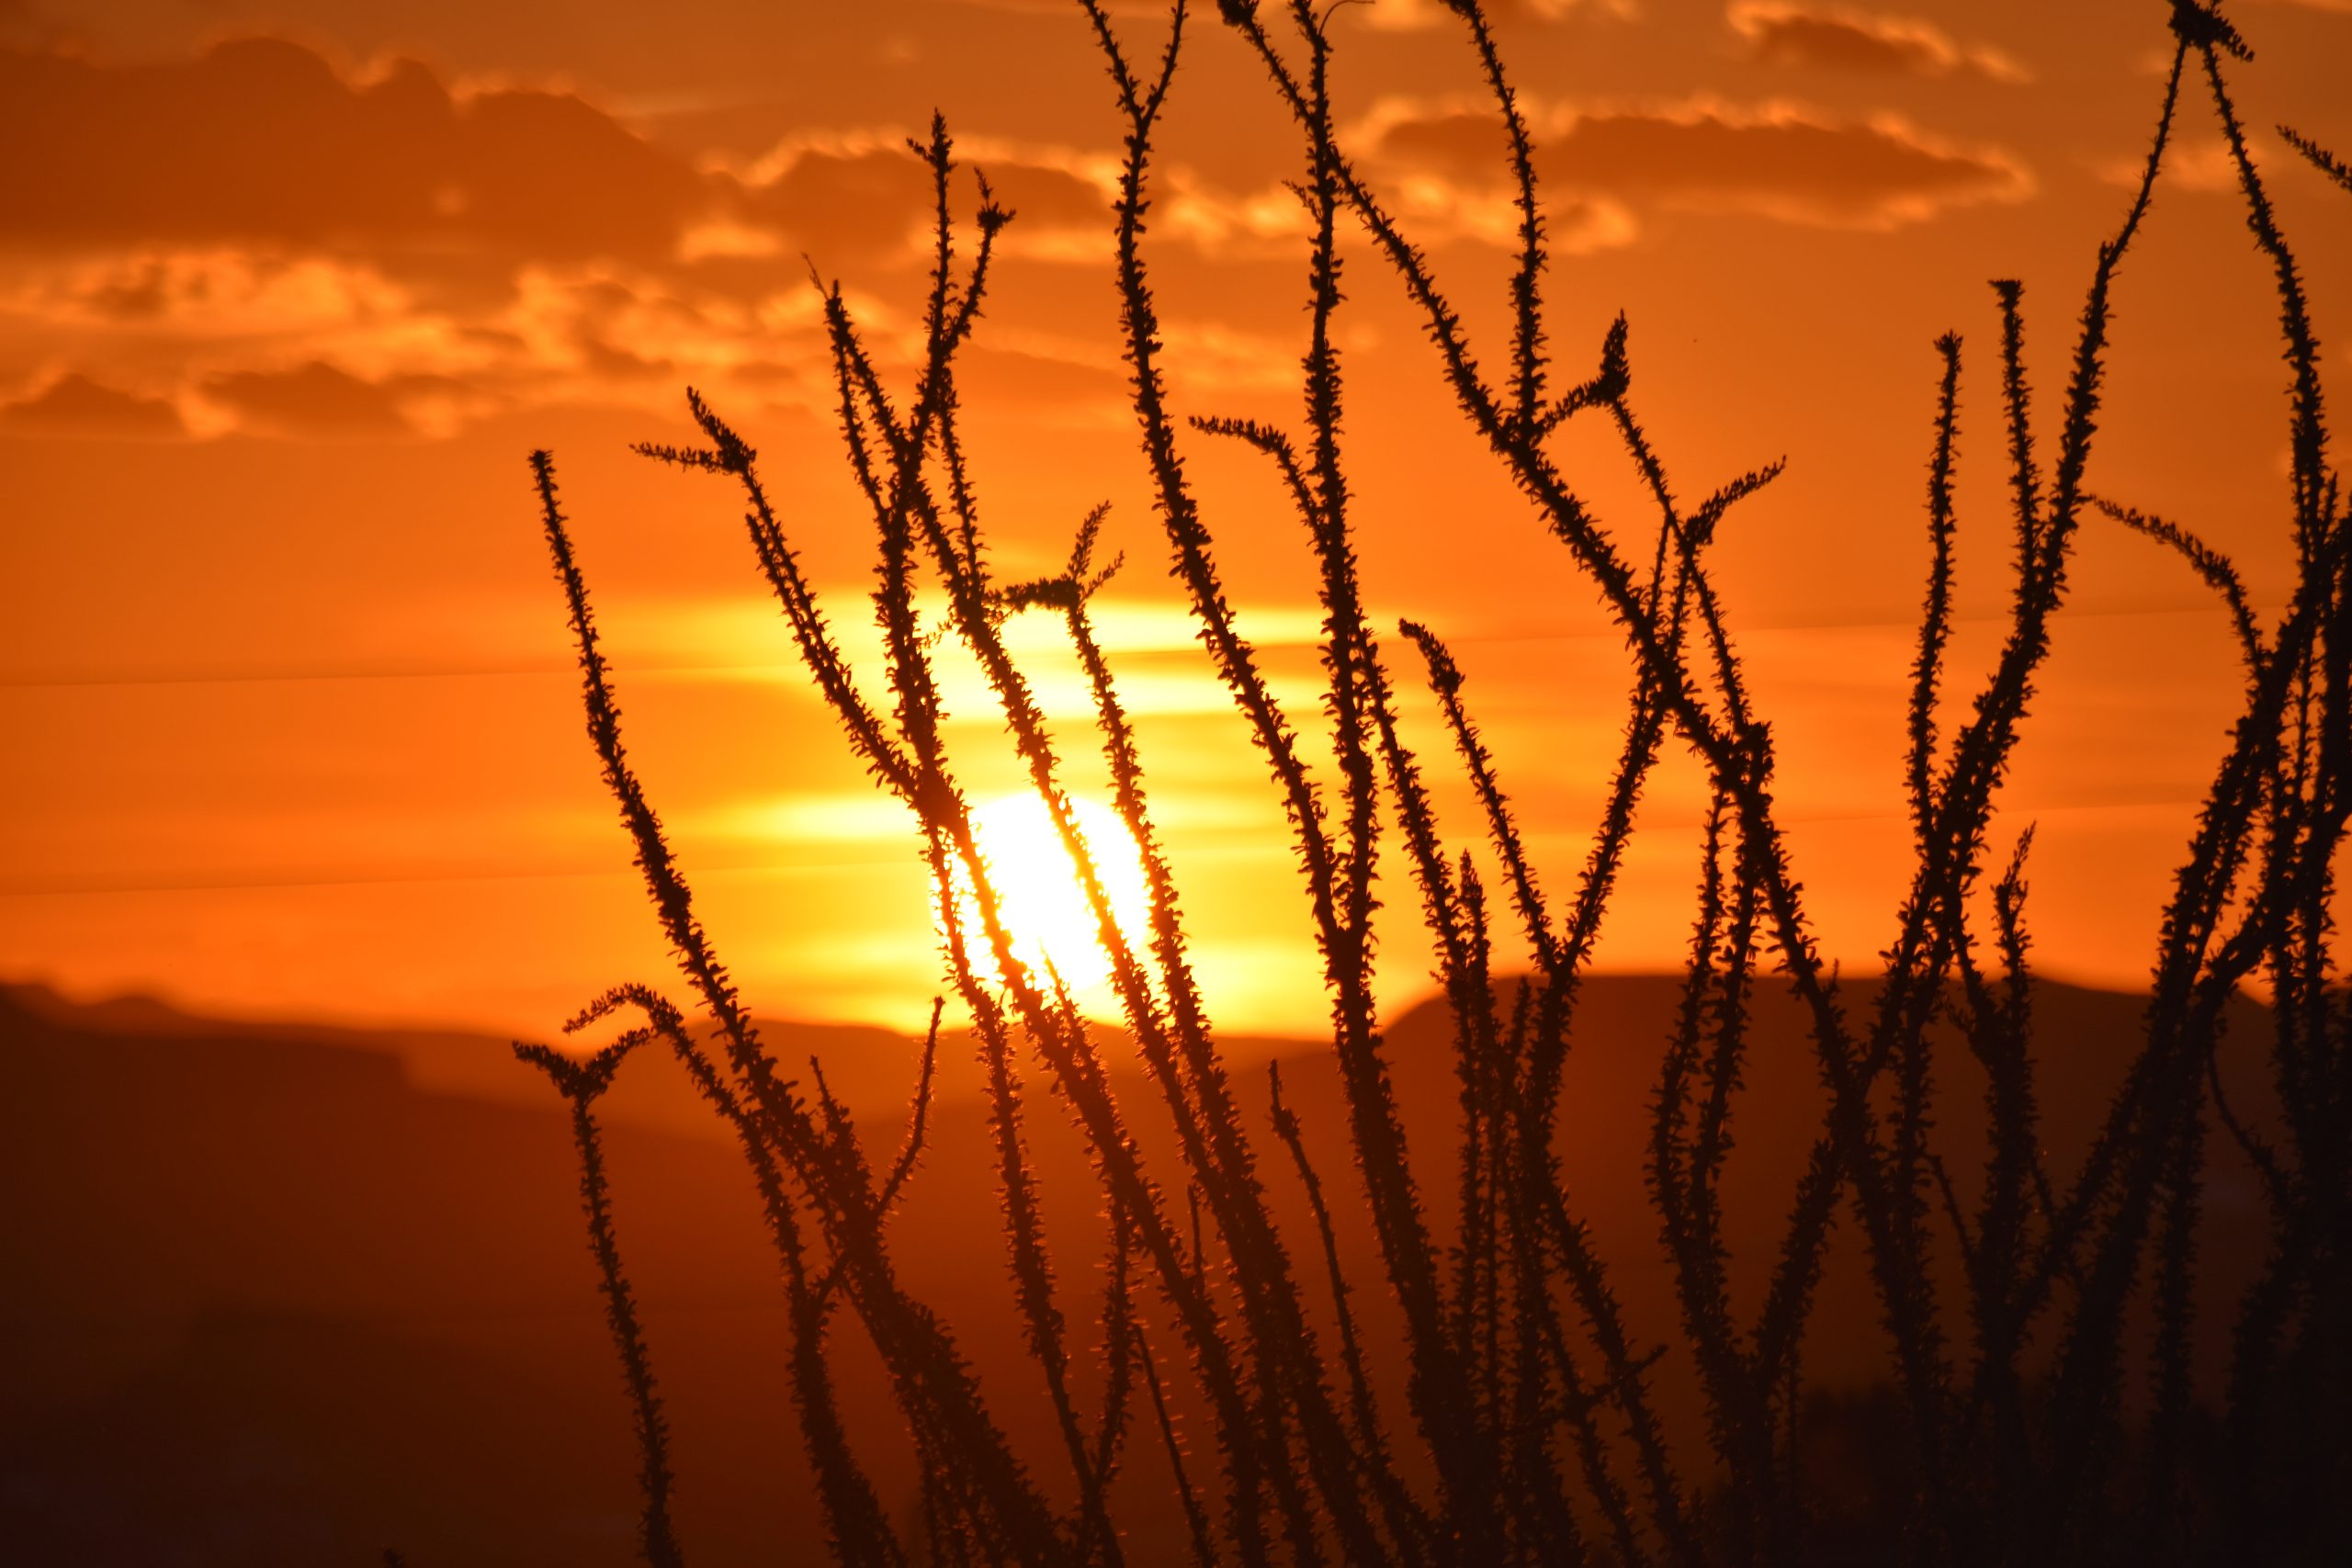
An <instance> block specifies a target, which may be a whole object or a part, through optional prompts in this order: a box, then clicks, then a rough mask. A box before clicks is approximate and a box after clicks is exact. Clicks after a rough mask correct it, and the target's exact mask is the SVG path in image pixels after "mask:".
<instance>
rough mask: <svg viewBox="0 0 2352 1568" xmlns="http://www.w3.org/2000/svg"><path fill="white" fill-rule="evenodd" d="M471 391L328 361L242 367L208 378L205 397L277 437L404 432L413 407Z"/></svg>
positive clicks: (440, 380) (410, 425)
mask: <svg viewBox="0 0 2352 1568" xmlns="http://www.w3.org/2000/svg"><path fill="white" fill-rule="evenodd" d="M466 390H467V389H466V388H465V387H463V386H462V385H461V384H460V383H458V382H456V381H454V380H451V379H449V378H446V377H440V376H395V377H390V378H386V379H384V380H381V381H369V380H363V379H362V378H359V377H356V376H354V375H352V374H351V373H350V372H349V371H347V370H343V369H339V368H337V367H334V366H333V365H329V364H327V363H326V362H325V361H324V360H318V359H314V360H312V361H311V362H310V363H309V364H307V365H302V366H298V367H295V368H293V369H290V370H238V371H232V372H229V373H227V374H224V375H219V376H214V377H211V378H208V379H207V380H206V381H205V383H204V387H203V391H204V395H205V397H206V398H207V399H209V400H211V401H213V402H215V403H219V404H220V405H221V406H222V407H224V408H226V409H228V410H230V411H231V412H233V413H234V414H235V415H236V416H237V419H238V423H239V424H240V426H241V427H243V428H244V429H246V430H249V431H254V432H258V433H261V434H272V435H401V434H410V433H412V432H413V430H414V429H415V428H416V427H415V423H414V421H413V418H412V410H413V405H414V404H415V403H416V402H417V401H418V400H421V399H424V398H426V397H431V396H451V395H461V394H463V393H464V392H465V391H466Z"/></svg>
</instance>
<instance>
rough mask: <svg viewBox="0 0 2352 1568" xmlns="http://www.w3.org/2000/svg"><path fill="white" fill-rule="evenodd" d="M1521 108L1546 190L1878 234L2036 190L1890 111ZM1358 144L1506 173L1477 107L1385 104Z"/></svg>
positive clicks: (1458, 173) (1409, 161)
mask: <svg viewBox="0 0 2352 1568" xmlns="http://www.w3.org/2000/svg"><path fill="white" fill-rule="evenodd" d="M1529 111H1530V116H1531V118H1532V120H1533V121H1534V123H1535V126H1536V130H1537V132H1538V147H1537V167H1538V173H1539V175H1541V176H1542V177H1543V179H1544V181H1545V182H1546V183H1547V184H1548V185H1550V186H1552V188H1554V189H1566V190H1569V191H1572V192H1577V193H1580V194H1586V195H1589V196H1592V197H1600V198H1603V199H1609V200H1615V201H1619V202H1624V203H1630V204H1634V205H1637V206H1638V205H1652V206H1658V207H1670V208H1680V209H1700V210H1716V211H1736V212H1746V213H1749V214H1752V215H1755V216H1758V217H1763V218H1769V219H1773V220H1780V221H1782V222H1790V223H1801V224H1814V225H1823V226H1829V227H1839V228H1865V229H1871V228H1880V229H1883V228H1893V227H1896V226H1899V225H1902V224H1906V223H1917V222H1922V221H1925V220H1928V219H1932V218H1934V217H1937V216H1938V215H1939V214H1941V213H1942V212H1945V211H1947V210H1949V209H1954V208H1959V207H1964V206H1969V205H1973V204H1975V203H1979V202H1985V201H2007V200H2016V199H2018V198H2020V197H2024V196H2026V195H2028V194H2030V192H2031V190H2032V188H2033V184H2032V178H2031V176H2030V174H2029V173H2028V171H2027V170H2026V169H2025V167H2024V165H2023V164H2020V163H2019V162H2018V160H2017V159H2016V158H2015V157H2013V156H2012V155H2011V154H2009V153H2007V152H2003V151H2001V150H1999V149H1996V148H1988V147H1965V146H1962V145H1960V144H1959V143H1956V142H1952V141H1947V140H1945V139H1943V138H1940V137H1937V136H1935V135H1932V134H1931V133H1929V132H1927V131H1925V130H1920V129H1919V128H1917V126H1915V125H1913V124H1911V123H1910V122H1909V121H1908V120H1906V119H1905V118H1902V117H1900V116H1897V115H1893V114H1883V115H1877V116H1873V117H1870V118H1845V117H1839V116H1832V115H1826V114H1823V113H1820V112H1818V111H1815V110H1813V109H1810V108H1807V107H1804V106H1801V105H1795V104H1788V103H1781V102H1769V103H1764V104H1758V105H1747V104H1740V103H1736V102H1732V101H1730V100H1727V99H1724V98H1720V97H1716V96H1712V95H1704V94H1702V95H1696V96H1690V97H1686V98H1681V99H1674V100H1665V101H1657V100H1649V101H1623V102H1611V101H1602V102H1597V103H1590V104H1581V105H1571V104H1555V105H1551V106H1544V105H1541V104H1533V103H1531V104H1530V105H1529ZM1360 139H1361V140H1363V141H1365V142H1366V143H1367V144H1369V145H1370V146H1372V147H1373V148H1374V151H1375V153H1376V155H1377V156H1378V157H1380V158H1381V159H1382V160H1383V161H1385V163H1387V164H1390V165H1391V166H1392V168H1394V169H1396V170H1397V171H1398V172H1400V173H1401V174H1402V175H1404V176H1405V177H1407V178H1408V179H1410V178H1412V177H1416V176H1418V177H1420V178H1425V179H1442V180H1444V181H1447V182H1450V183H1452V184H1453V185H1455V186H1471V187H1472V188H1481V187H1490V186H1494V185H1496V184H1498V183H1499V182H1500V181H1501V179H1502V178H1503V177H1504V175H1505V173H1506V167H1505V165H1504V164H1503V161H1502V151H1503V142H1502V134H1501V130H1500V127H1499V125H1498V123H1497V122H1496V120H1495V118H1494V117H1493V115H1492V114H1491V112H1489V111H1488V110H1487V108H1486V107H1484V106H1483V105H1475V104H1472V103H1469V102H1466V101H1414V100H1404V99H1392V100H1389V101H1387V102H1385V103H1383V104H1381V105H1379V106H1377V107H1375V108H1374V111H1373V112H1372V113H1371V115H1369V116H1368V117H1367V118H1366V120H1365V121H1364V124H1363V128H1362V130H1361V131H1360Z"/></svg>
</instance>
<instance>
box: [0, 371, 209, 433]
mask: <svg viewBox="0 0 2352 1568" xmlns="http://www.w3.org/2000/svg"><path fill="white" fill-rule="evenodd" d="M0 430H5V431H6V432H8V433H10V434H20V435H115V436H138V437H144V438H148V439H160V438H165V437H170V436H175V435H185V434H187V424H186V423H183V422H182V421H181V419H180V411H179V410H178V409H177V408H175V407H174V406H173V405H172V404H170V403H167V402H165V401H164V400H162V399H161V398H144V397H141V396H139V395H138V394H137V393H135V392H125V391H119V390H118V389H115V388H112V387H108V386H104V385H101V384H100V383H98V382H96V381H93V380H91V379H90V378H88V377H87V376H84V375H81V374H79V373H75V374H71V375H66V376H61V377H59V378H57V379H56V380H54V381H52V382H51V383H50V384H49V385H48V386H47V387H44V388H43V389H41V390H40V391H39V392H37V393H35V394H34V395H33V396H31V397H29V398H26V399H23V400H20V401H17V402H13V403H6V404H0Z"/></svg>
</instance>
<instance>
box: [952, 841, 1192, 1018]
mask: <svg viewBox="0 0 2352 1568" xmlns="http://www.w3.org/2000/svg"><path fill="white" fill-rule="evenodd" d="M1070 808H1071V811H1072V814H1073V815H1074V816H1075V817H1076V818H1077V822H1078V832H1079V837H1080V839H1081V840H1084V841H1085V844H1086V850H1087V854H1088V857H1089V858H1090V859H1091V860H1092V861H1093V863H1094V871H1095V874H1096V875H1097V876H1099V877H1100V878H1101V879H1102V882H1103V893H1104V895H1105V896H1106V897H1108V898H1109V899H1110V902H1111V913H1112V916H1113V918H1114V919H1116V920H1117V921H1118V924H1119V929H1120V930H1121V931H1123V932H1125V935H1126V938H1127V942H1128V943H1129V945H1130V946H1132V947H1133V948H1135V949H1136V950H1137V951H1138V952H1141V951H1142V950H1143V948H1144V946H1145V944H1146V943H1147V942H1149V940H1150V932H1151V896H1150V892H1149V889H1148V885H1147V884H1146V882H1145V879H1144V870H1143V855H1142V852H1141V851H1139V850H1138V849H1137V848H1136V841H1135V839H1134V837H1133V835H1131V834H1130V833H1128V831H1127V828H1126V824H1125V823H1124V822H1122V821H1120V820H1119V818H1118V816H1117V814H1116V813H1114V812H1113V811H1111V810H1110V809H1109V808H1107V807H1102V806H1098V805H1096V804H1095V803H1094V802H1093V801H1091V800H1083V799H1079V798H1077V797H1072V799H1071V801H1070ZM972 834H973V837H974V838H975V839H976V840H978V844H979V850H980V858H981V859H982V860H983V861H984V862H986V863H987V865H988V868H989V885H990V886H993V887H994V888H995V890H996V896H997V902H998V911H999V913H1000V914H1001V917H1002V919H1003V920H1004V925H1005V930H1006V931H1007V932H1008V933H1010V935H1011V936H1012V942H1013V952H1014V954H1015V956H1017V957H1018V958H1019V959H1020V960H1021V962H1022V963H1023V964H1026V965H1028V966H1029V967H1030V968H1031V969H1032V970H1033V971H1035V973H1036V975H1037V977H1038V979H1039V981H1040V983H1043V982H1044V981H1045V979H1046V966H1047V965H1049V964H1050V965H1051V966H1052V968H1053V969H1054V970H1055V971H1057V972H1058V973H1059V974H1060V976H1061V977H1062V981H1063V983H1064V984H1065V985H1067V986H1068V987H1069V989H1070V992H1071V994H1072V995H1073V996H1074V997H1076V998H1078V999H1079V1001H1080V1003H1081V1005H1088V1006H1095V1007H1099V1006H1102V1005H1103V1004H1104V1003H1106V1002H1108V1001H1109V1000H1110V997H1109V994H1108V991H1107V989H1106V987H1107V986H1108V984H1109V981H1110V977H1111V963H1110V959H1109V957H1108V955H1106V954H1105V953H1103V944H1102V942H1101V941H1100V940H1099V938H1098V935H1097V928H1096V924H1095V919H1094V911H1093V909H1092V908H1091V907H1090V906H1089V905H1088V903H1087V899H1086V891H1085V889H1084V888H1083V887H1082V886H1080V883H1079V878H1078V868H1077V866H1076V865H1075V864H1073V863H1072V862H1071V860H1070V857H1069V853H1068V852H1067V851H1065V850H1064V849H1063V847H1062V840H1061V834H1060V833H1059V832H1058V831H1057V829H1056V828H1055V827H1054V819H1053V815H1052V813H1050V812H1048V811H1047V810H1046V803H1045V802H1044V801H1042V800H1040V799H1038V798H1037V797H1036V796H1035V795H1026V794H1024V795H1001V796H999V797H997V798H996V799H993V800H988V801H984V802H982V803H980V804H979V805H978V806H976V807H973V809H972ZM956 884H957V886H956V901H957V911H956V913H957V918H958V919H959V920H960V921H961V923H962V924H963V925H964V927H965V928H966V930H967V933H968V934H969V936H970V940H971V942H972V945H973V950H974V953H973V955H974V958H975V960H976V961H977V962H978V964H979V967H980V968H981V969H982V971H983V972H984V973H985V972H987V971H988V970H989V968H990V967H991V965H990V964H989V963H988V961H987V958H986V954H985V952H984V950H983V939H982V938H981V936H980V934H979V932H980V917H979V909H978V905H977V904H976V903H975V901H974V900H973V897H972V891H971V887H970V886H969V884H968V883H967V881H966V879H965V878H964V876H963V874H962V869H961V868H960V867H959V868H957V874H956Z"/></svg>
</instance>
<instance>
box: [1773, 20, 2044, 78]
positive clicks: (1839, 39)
mask: <svg viewBox="0 0 2352 1568" xmlns="http://www.w3.org/2000/svg"><path fill="white" fill-rule="evenodd" d="M1727 17H1728V19H1729V21H1730V22H1731V25H1732V27H1733V28H1734V29H1736V31H1737V32H1738V33H1739V34H1740V36H1741V37H1743V38H1745V39H1747V41H1748V44H1749V46H1750V48H1751V50H1752V51H1753V52H1754V54H1755V57H1756V58H1757V59H1758V60H1767V61H1774V62H1793V63H1795V64H1799V65H1817V66H1822V67H1824V68H1826V69H1829V70H1835V71H1859V72H1871V73H1879V74H1884V75H1904V76H1928V77H1936V76H1976V77H1981V78H1983V79H1984V80H1985V81H1988V82H2007V83H2018V82H2024V81H2026V80H2028V79H2029V78H2028V74H2027V73H2026V70H2025V68H2024V67H2023V66H2021V65H2019V64H2018V62H2016V61H2014V60H2012V59H2010V58H2009V57H2008V56H2007V55H2006V54H2003V53H2002V52H2001V51H1998V50H1996V49H1993V48H1990V47H1988V46H1986V45H1984V44H1965V45H1963V44H1960V43H1955V42H1954V41H1953V40H1952V39H1951V37H1950V36H1948V35H1947V34H1945V33H1944V32H1943V31H1941V30H1940V29H1939V28H1936V27H1935V26H1934V25H1933V24H1931V23H1928V22H1924V21H1920V20H1918V19H1917V18H1916V17H1887V16H1880V15H1878V14H1875V13H1872V12H1867V11H1856V10H1850V9H1848V8H1847V7H1845V6H1805V5H1793V4H1789V3H1788V0H1738V3H1737V4H1735V5H1734V6H1732V7H1731V9H1730V11H1729V12H1728V13H1727Z"/></svg>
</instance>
